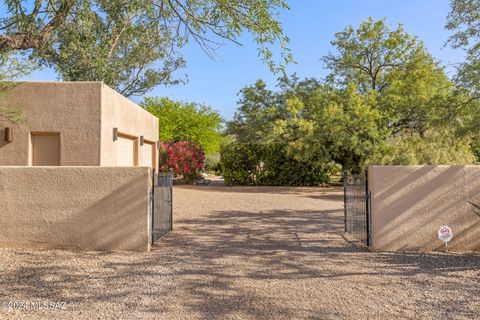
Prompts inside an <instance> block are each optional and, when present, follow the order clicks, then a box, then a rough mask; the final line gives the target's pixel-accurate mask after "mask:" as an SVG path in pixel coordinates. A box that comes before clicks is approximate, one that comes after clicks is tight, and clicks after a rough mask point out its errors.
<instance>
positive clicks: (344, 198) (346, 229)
mask: <svg viewBox="0 0 480 320" xmlns="http://www.w3.org/2000/svg"><path fill="white" fill-rule="evenodd" d="M342 178H343V218H344V229H345V232H347V231H348V228H347V174H346V173H344V174H343V175H342Z"/></svg>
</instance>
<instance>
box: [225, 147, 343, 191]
mask: <svg viewBox="0 0 480 320" xmlns="http://www.w3.org/2000/svg"><path fill="white" fill-rule="evenodd" d="M220 154H221V161H220V165H221V167H222V173H223V177H224V179H225V183H227V184H230V185H235V184H239V185H268V186H314V185H319V184H321V183H325V182H328V180H329V176H330V173H331V171H332V170H333V169H334V167H333V166H332V165H315V164H312V163H310V162H305V161H300V160H297V159H295V158H294V157H293V156H292V155H291V154H289V152H288V148H287V146H286V145H285V144H282V143H238V142H234V143H231V144H228V145H224V146H222V148H221V150H220Z"/></svg>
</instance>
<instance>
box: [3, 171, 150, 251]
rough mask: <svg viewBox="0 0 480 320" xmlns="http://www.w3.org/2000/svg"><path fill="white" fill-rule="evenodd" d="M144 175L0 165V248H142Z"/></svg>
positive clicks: (145, 241) (146, 219)
mask: <svg viewBox="0 0 480 320" xmlns="http://www.w3.org/2000/svg"><path fill="white" fill-rule="evenodd" d="M150 173H151V170H150V169H149V168H145V167H143V168H142V167H139V168H132V167H131V168H125V167H124V168H118V167H116V168H111V167H0V246H2V247H20V248H79V249H91V250H148V249H149V241H148V239H149V230H148V226H149V205H150V204H149V189H150V184H151V178H150Z"/></svg>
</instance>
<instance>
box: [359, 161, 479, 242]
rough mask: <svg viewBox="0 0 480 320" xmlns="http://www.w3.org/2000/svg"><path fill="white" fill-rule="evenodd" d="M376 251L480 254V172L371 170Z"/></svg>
mask: <svg viewBox="0 0 480 320" xmlns="http://www.w3.org/2000/svg"><path fill="white" fill-rule="evenodd" d="M368 173H369V178H368V179H369V189H370V191H371V196H372V202H371V209H372V211H371V228H372V230H371V236H372V246H371V248H372V249H373V250H385V251H396V250H417V251H432V250H446V249H445V246H444V244H443V242H441V241H440V240H439V239H438V236H437V232H438V229H439V228H440V226H441V225H443V224H445V225H448V226H450V227H451V228H452V230H453V235H454V237H453V239H452V241H451V242H449V244H448V250H454V251H457V250H458V251H471V250H472V251H480V216H479V215H480V210H476V209H475V207H474V206H473V205H472V204H470V203H469V202H471V203H473V204H476V205H477V206H480V166H371V167H369V169H368Z"/></svg>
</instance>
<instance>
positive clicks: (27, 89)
mask: <svg viewBox="0 0 480 320" xmlns="http://www.w3.org/2000/svg"><path fill="white" fill-rule="evenodd" d="M0 97H1V99H5V100H4V101H0V102H1V103H2V104H5V103H7V104H8V105H11V106H15V107H18V108H20V109H22V110H23V112H24V119H25V123H23V124H15V125H12V124H11V123H9V122H6V121H0V246H1V247H15V248H42V249H51V248H77V249H88V250H141V251H144V250H149V249H150V245H151V243H152V239H153V236H152V235H153V234H154V233H155V232H154V229H153V220H154V208H153V202H152V198H151V196H152V188H153V187H154V186H153V181H152V172H153V171H154V170H156V169H157V167H158V161H157V145H158V143H157V142H158V138H159V131H158V130H159V128H158V126H159V124H158V119H157V118H156V117H154V116H153V115H151V114H150V113H148V112H147V111H145V110H144V109H142V108H141V107H139V106H138V105H136V104H135V103H134V102H132V101H130V100H128V99H127V98H125V97H123V96H122V95H120V94H118V93H117V92H116V91H114V90H113V89H111V88H109V87H108V86H106V85H104V84H103V83H101V82H21V83H15V84H13V85H12V86H8V88H7V89H6V91H5V90H4V92H3V94H2V95H1V96H0ZM155 212H156V211H155Z"/></svg>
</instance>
